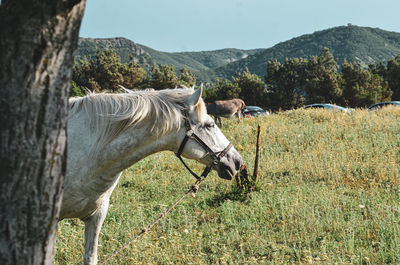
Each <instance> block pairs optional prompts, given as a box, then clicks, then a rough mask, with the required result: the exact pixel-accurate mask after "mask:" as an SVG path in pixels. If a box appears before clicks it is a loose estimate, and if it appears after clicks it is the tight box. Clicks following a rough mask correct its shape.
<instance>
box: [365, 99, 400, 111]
mask: <svg viewBox="0 0 400 265" xmlns="http://www.w3.org/2000/svg"><path fill="white" fill-rule="evenodd" d="M385 106H396V107H399V108H400V101H385V102H379V103H375V104H374V105H371V106H369V107H368V109H369V110H374V109H378V108H382V107H385Z"/></svg>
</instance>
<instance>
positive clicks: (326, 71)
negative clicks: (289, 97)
mask: <svg viewBox="0 0 400 265" xmlns="http://www.w3.org/2000/svg"><path fill="white" fill-rule="evenodd" d="M337 70H338V65H337V63H336V61H335V59H334V57H333V55H332V53H331V52H330V51H329V49H328V48H325V49H324V51H323V53H322V54H320V55H318V56H312V57H311V58H310V59H309V60H308V62H307V63H306V66H305V72H304V75H303V76H300V79H303V78H304V80H302V81H301V84H302V90H304V91H305V93H306V102H307V103H309V104H312V103H325V102H331V103H334V102H337V101H338V99H339V98H340V96H341V94H342V89H341V81H340V75H339V74H338V72H337Z"/></svg>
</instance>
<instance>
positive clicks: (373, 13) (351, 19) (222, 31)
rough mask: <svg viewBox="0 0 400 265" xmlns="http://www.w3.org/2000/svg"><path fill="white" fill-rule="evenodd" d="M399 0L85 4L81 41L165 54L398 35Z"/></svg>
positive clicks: (91, 0)
mask: <svg viewBox="0 0 400 265" xmlns="http://www.w3.org/2000/svg"><path fill="white" fill-rule="evenodd" d="M399 11H400V0H330V1H326V0H273V1H272V0H113V1H110V0H87V4H86V10H85V14H84V17H83V21H82V25H81V30H80V36H81V37H91V38H112V37H125V38H127V39H130V40H132V41H134V42H136V43H140V44H143V45H146V46H148V47H150V48H153V49H156V50H159V51H165V52H185V51H205V50H207V51H209V50H217V49H223V48H238V49H254V48H269V47H272V46H274V45H275V44H278V43H279V42H283V41H287V40H290V39H292V38H294V37H298V36H301V35H303V34H311V33H313V32H315V31H320V30H324V29H328V28H332V27H337V26H344V25H347V24H348V23H351V24H353V25H357V26H365V27H373V28H380V29H383V30H388V31H395V32H400V16H399Z"/></svg>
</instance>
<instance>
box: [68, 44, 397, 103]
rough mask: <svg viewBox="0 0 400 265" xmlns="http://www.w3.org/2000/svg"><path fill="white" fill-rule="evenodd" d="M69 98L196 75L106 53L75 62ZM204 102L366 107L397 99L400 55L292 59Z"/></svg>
mask: <svg viewBox="0 0 400 265" xmlns="http://www.w3.org/2000/svg"><path fill="white" fill-rule="evenodd" d="M72 79H73V82H72V89H71V95H72V96H82V95H84V94H85V93H86V91H87V90H90V91H95V92H100V91H117V90H118V89H119V85H122V86H124V87H126V88H128V89H145V88H149V87H151V88H154V89H156V90H159V89H165V88H174V87H179V86H182V85H184V86H193V85H195V84H196V76H195V75H194V74H193V73H192V72H191V71H190V70H188V69H185V68H183V69H180V71H179V72H178V73H177V72H176V71H175V68H174V66H173V65H160V66H157V65H154V66H153V68H152V71H151V73H149V74H147V73H146V71H145V70H144V69H143V68H142V67H141V66H140V65H139V64H137V63H135V62H134V58H133V57H131V61H130V62H129V63H126V64H123V63H121V59H120V57H119V56H118V55H117V54H116V53H115V52H114V51H110V50H106V51H103V52H100V51H99V52H97V53H96V55H95V56H93V57H89V58H86V57H85V58H83V59H82V60H81V61H80V62H75V65H74V71H73V77H72ZM203 96H204V99H205V100H206V101H208V102H210V101H214V100H222V99H231V98H241V99H243V100H244V101H245V102H246V104H247V105H257V106H262V107H264V108H266V109H271V110H278V109H292V108H297V107H300V106H303V105H304V104H311V103H335V104H338V105H343V106H348V107H366V106H369V105H371V104H373V103H375V102H380V101H386V100H391V99H400V55H398V56H396V57H395V58H393V59H392V60H390V61H389V62H388V63H387V64H386V65H384V64H383V63H378V64H370V65H369V66H368V67H363V66H362V65H360V64H359V63H357V62H355V61H352V62H347V61H345V62H344V63H342V64H341V65H340V66H339V65H338V63H337V61H336V60H335V58H334V56H333V55H332V53H331V52H330V51H329V49H328V48H325V49H324V50H323V51H322V52H321V54H319V55H317V56H312V57H310V58H309V59H305V58H292V59H286V60H285V61H284V62H278V61H277V60H271V61H268V63H267V69H266V75H265V77H264V79H262V78H261V77H259V76H258V75H255V74H252V73H250V72H249V70H248V69H247V68H246V69H245V70H244V71H243V72H237V73H236V74H235V75H234V76H233V77H232V79H231V80H221V79H217V80H216V81H215V82H212V83H209V84H207V85H206V89H205V90H204V95H203Z"/></svg>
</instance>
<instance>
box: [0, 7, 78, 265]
mask: <svg viewBox="0 0 400 265" xmlns="http://www.w3.org/2000/svg"><path fill="white" fill-rule="evenodd" d="M84 7H85V0H43V1H29V0H2V1H1V6H0V126H1V127H0V128H1V130H0V174H1V183H0V201H1V203H0V264H51V263H52V262H53V256H54V255H53V248H54V243H55V231H56V227H57V220H58V213H59V208H60V204H61V197H62V183H63V176H64V173H65V169H66V157H65V154H66V121H67V113H68V109H67V107H68V93H69V87H70V82H71V74H72V65H73V52H74V51H75V49H76V48H77V43H78V37H79V28H80V24H81V19H82V16H83V11H84Z"/></svg>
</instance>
